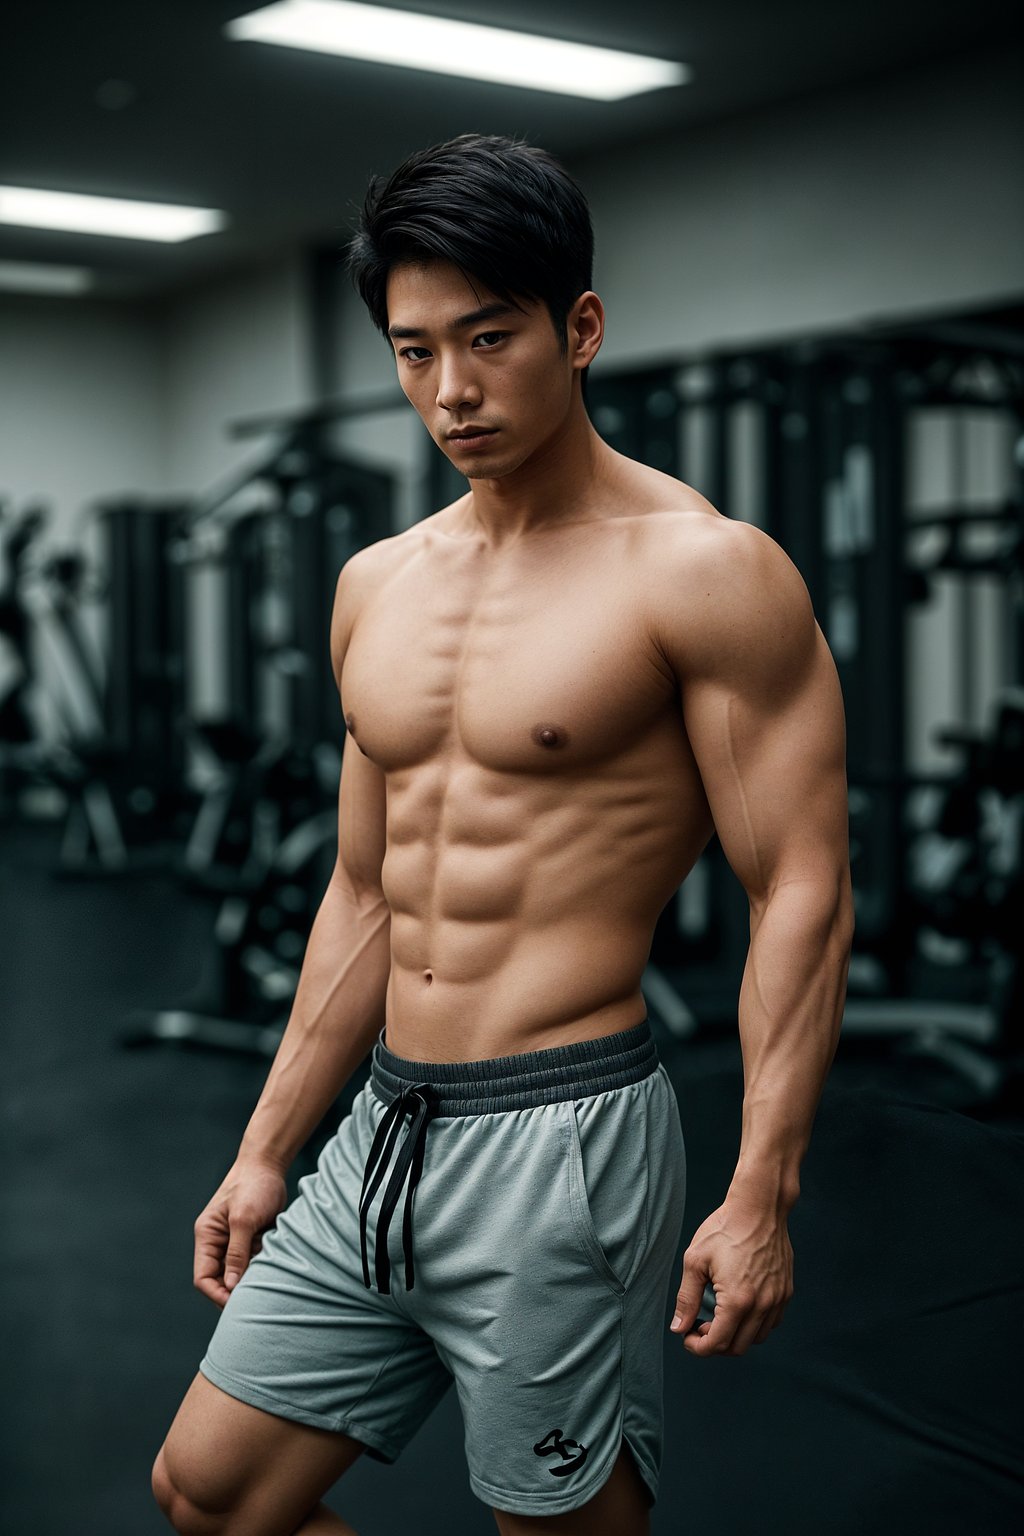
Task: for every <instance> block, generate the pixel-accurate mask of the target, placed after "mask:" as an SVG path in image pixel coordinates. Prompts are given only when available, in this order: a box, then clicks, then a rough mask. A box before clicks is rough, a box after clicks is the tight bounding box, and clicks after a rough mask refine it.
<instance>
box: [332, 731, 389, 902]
mask: <svg viewBox="0 0 1024 1536" xmlns="http://www.w3.org/2000/svg"><path fill="white" fill-rule="evenodd" d="M386 846H387V796H386V789H385V780H384V774H383V773H382V772H381V770H380V769H379V768H378V767H377V765H376V763H374V762H373V761H371V759H370V758H368V757H367V756H366V755H365V753H363V752H362V751H360V749H359V747H358V745H357V744H356V740H355V737H354V736H352V735H351V733H350V734H348V735H347V736H346V737H345V746H344V750H343V752H342V760H341V782H340V784H339V786H338V858H337V862H336V865H335V875H336V877H337V878H340V879H343V880H344V881H345V882H346V883H347V884H348V885H349V886H351V887H352V889H353V890H355V891H356V892H357V893H359V894H362V893H366V892H368V893H370V894H371V895H375V894H376V893H378V892H379V891H380V890H381V870H382V867H383V864H384V852H385V848H386Z"/></svg>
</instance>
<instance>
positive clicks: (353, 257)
mask: <svg viewBox="0 0 1024 1536" xmlns="http://www.w3.org/2000/svg"><path fill="white" fill-rule="evenodd" d="M429 261H449V262H452V263H453V264H454V265H455V266H456V267H458V268H459V269H460V270H461V271H463V272H464V273H465V274H466V276H467V277H469V278H471V279H472V278H475V279H476V280H477V281H478V282H479V283H480V284H481V285H482V286H483V287H485V288H488V289H490V291H491V292H492V293H494V294H496V295H497V297H498V298H500V299H502V300H504V302H505V303H511V304H516V299H517V298H520V299H522V298H525V299H533V300H535V301H537V302H540V303H543V304H544V305H546V306H547V309H548V312H549V313H550V315H551V319H552V322H553V324H554V327H555V332H556V334H557V336H558V338H559V342H560V344H561V347H562V350H563V352H565V351H566V350H567V349H568V328H567V324H566V319H567V316H568V313H569V310H570V309H571V308H572V306H573V304H574V303H575V302H576V300H577V299H578V298H579V296H580V294H581V293H585V292H586V291H587V290H588V289H589V288H590V286H591V274H592V269H593V262H594V233H593V229H592V227H591V223H590V211H589V209H588V207H587V200H586V198H585V197H584V196H583V193H582V192H581V191H580V189H579V187H578V186H577V185H576V182H575V181H574V180H573V179H572V177H571V176H570V175H569V173H568V171H566V169H565V168H564V166H562V165H560V164H559V163H558V161H557V160H556V159H555V158H554V157H553V156H552V155H549V154H548V153H547V151H546V150H543V149H538V148H536V147H535V146H533V145H531V144H527V143H525V142H524V141H522V140H520V139H512V138H505V137H501V136H499V135H485V134H478V133H463V134H460V135H459V137H458V138H455V139H449V140H448V142H447V143H445V144H435V145H434V146H433V147H432V148H430V149H423V150H419V151H418V152H417V153H416V154H414V155H410V156H409V158H408V159H407V160H404V161H403V162H402V164H401V165H400V166H399V167H398V169H397V170H395V171H392V173H391V175H390V176H388V177H387V178H386V179H385V178H384V177H382V176H375V177H374V178H373V180H372V181H371V182H370V186H369V190H368V191H367V194H366V200H365V202H364V204H363V210H362V217H361V219H360V222H359V227H358V230H357V233H356V234H355V235H354V236H353V238H352V240H351V241H350V243H349V247H348V267H349V271H350V273H351V274H352V277H353V280H354V282H355V285H356V287H357V289H358V290H359V294H360V296H361V298H362V300H363V302H364V303H365V304H366V307H367V309H368V310H369V311H370V315H371V317H372V319H373V323H374V325H375V326H376V327H377V329H378V330H379V331H380V332H381V334H382V335H384V336H386V335H387V329H388V312H387V282H388V274H389V273H390V271H391V269H392V267H395V266H398V265H400V264H401V263H403V262H429ZM516 307H517V308H518V307H520V306H518V305H516Z"/></svg>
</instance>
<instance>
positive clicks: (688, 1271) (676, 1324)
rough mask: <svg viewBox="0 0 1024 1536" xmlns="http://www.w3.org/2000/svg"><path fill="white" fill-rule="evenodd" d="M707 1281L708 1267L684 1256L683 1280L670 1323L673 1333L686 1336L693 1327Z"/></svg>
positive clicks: (697, 1260) (695, 1259)
mask: <svg viewBox="0 0 1024 1536" xmlns="http://www.w3.org/2000/svg"><path fill="white" fill-rule="evenodd" d="M707 1280H708V1268H707V1265H706V1264H702V1263H701V1261H700V1260H699V1259H697V1258H689V1257H688V1256H687V1255H686V1254H684V1255H683V1278H682V1281H681V1282H680V1286H679V1290H678V1292H677V1293H676V1307H675V1315H674V1316H673V1318H672V1321H671V1323H669V1328H670V1329H671V1330H672V1332H673V1333H680V1334H685V1333H687V1332H688V1331H689V1330H690V1329H691V1328H692V1327H693V1325H694V1322H695V1321H696V1318H697V1313H698V1312H699V1311H700V1302H701V1297H702V1295H703V1294H704V1287H705V1285H706V1283H707Z"/></svg>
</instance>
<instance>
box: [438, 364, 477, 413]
mask: <svg viewBox="0 0 1024 1536" xmlns="http://www.w3.org/2000/svg"><path fill="white" fill-rule="evenodd" d="M480 398H481V397H480V389H479V386H478V385H477V384H476V383H475V381H474V379H473V376H472V372H471V370H470V369H469V368H467V367H466V364H465V362H464V361H463V360H461V359H456V358H453V359H451V360H450V361H448V362H444V361H443V362H442V363H441V373H440V377H439V378H438V381H437V403H438V405H439V406H440V407H441V409H442V410H443V411H457V410H459V409H460V407H462V406H467V405H468V406H473V405H479V404H480Z"/></svg>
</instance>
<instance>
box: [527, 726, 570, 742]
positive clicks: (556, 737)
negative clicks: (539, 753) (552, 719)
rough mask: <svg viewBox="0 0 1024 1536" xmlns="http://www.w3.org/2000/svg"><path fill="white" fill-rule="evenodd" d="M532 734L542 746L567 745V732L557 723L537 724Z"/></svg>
mask: <svg viewBox="0 0 1024 1536" xmlns="http://www.w3.org/2000/svg"><path fill="white" fill-rule="evenodd" d="M530 735H531V736H532V737H533V739H534V741H535V742H537V744H538V745H539V746H541V747H561V746H564V745H565V732H564V731H563V730H561V729H560V728H559V727H558V726H557V725H535V726H534V728H533V730H532V731H531V732H530Z"/></svg>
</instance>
